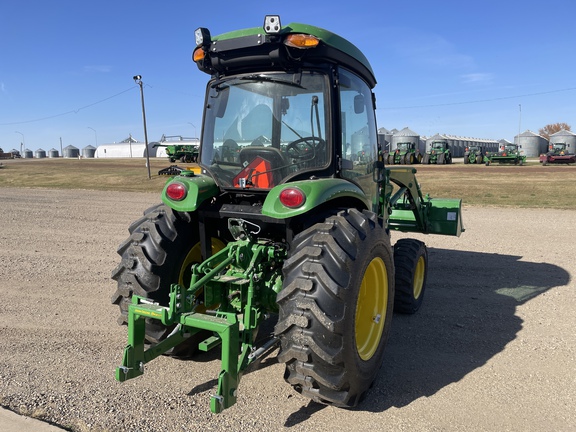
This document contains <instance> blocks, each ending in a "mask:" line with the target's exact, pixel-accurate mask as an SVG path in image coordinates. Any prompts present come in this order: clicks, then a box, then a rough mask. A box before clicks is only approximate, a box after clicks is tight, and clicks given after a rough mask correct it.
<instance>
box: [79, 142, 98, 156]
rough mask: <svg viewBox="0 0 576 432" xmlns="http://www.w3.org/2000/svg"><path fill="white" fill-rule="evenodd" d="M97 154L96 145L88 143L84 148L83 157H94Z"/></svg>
mask: <svg viewBox="0 0 576 432" xmlns="http://www.w3.org/2000/svg"><path fill="white" fill-rule="evenodd" d="M95 154H96V147H94V146H91V145H88V146H86V147H84V148H83V149H82V157H84V158H89V159H93V158H94V155H95Z"/></svg>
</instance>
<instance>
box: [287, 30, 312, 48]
mask: <svg viewBox="0 0 576 432" xmlns="http://www.w3.org/2000/svg"><path fill="white" fill-rule="evenodd" d="M319 43H320V39H318V38H317V37H316V36H312V35H307V34H300V33H295V34H291V35H288V36H287V37H286V39H285V40H284V45H286V46H289V47H293V48H316V47H317V46H318V44H319Z"/></svg>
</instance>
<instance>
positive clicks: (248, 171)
mask: <svg viewBox="0 0 576 432" xmlns="http://www.w3.org/2000/svg"><path fill="white" fill-rule="evenodd" d="M272 18H274V17H272ZM272 18H267V19H268V20H270V19H272ZM275 19H276V20H277V21H276V22H277V24H278V26H274V25H273V26H266V25H265V26H264V28H254V29H247V30H242V31H238V32H232V33H228V34H224V35H220V36H218V37H214V38H212V37H211V36H210V34H209V32H208V30H207V29H199V30H198V31H197V44H198V46H197V48H196V51H195V53H194V59H195V61H196V63H197V65H198V67H199V68H200V70H202V71H204V72H206V73H208V74H210V75H211V76H212V78H211V80H210V81H209V82H208V85H207V90H206V104H205V113H204V120H203V127H202V131H203V132H202V137H201V145H200V158H199V164H200V166H201V168H202V173H203V174H207V175H210V176H211V177H212V178H213V179H214V180H215V182H216V184H217V186H218V187H219V188H220V189H221V190H227V192H228V193H229V194H237V195H238V194H240V195H242V196H243V197H246V196H247V195H258V194H259V193H266V192H268V191H269V190H270V189H272V188H274V187H276V186H278V185H281V184H284V183H287V182H295V181H301V180H309V179H312V178H314V179H317V178H344V179H347V180H350V181H351V182H353V183H355V184H356V185H358V186H359V187H360V188H361V189H362V190H363V193H365V194H367V195H368V196H371V197H372V201H373V202H375V196H376V193H377V187H376V183H375V182H374V181H372V172H371V171H372V169H373V166H374V162H375V161H376V159H377V154H378V148H377V134H376V130H377V129H376V121H375V116H374V97H373V94H372V91H371V87H373V85H374V84H375V79H374V76H373V73H372V71H371V69H370V66H369V63H368V62H367V61H366V60H365V58H364V57H363V55H362V54H361V53H360V52H359V51H357V50H356V48H355V47H353V46H352V45H351V44H349V42H347V41H345V40H344V39H342V38H340V37H339V36H337V35H335V34H333V33H330V32H328V31H326V30H323V29H320V28H317V27H312V26H305V25H302V24H290V25H288V26H285V27H281V26H280V25H279V18H275ZM328 42H329V43H328ZM247 53H250V55H249V56H247V55H246V54H247ZM368 180H370V181H368Z"/></svg>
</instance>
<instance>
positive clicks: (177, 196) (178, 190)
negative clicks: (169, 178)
mask: <svg viewBox="0 0 576 432" xmlns="http://www.w3.org/2000/svg"><path fill="white" fill-rule="evenodd" d="M187 194H188V190H187V189H186V186H184V185H183V184H182V183H178V182H174V183H170V184H169V185H168V187H167V188H166V196H167V197H168V198H170V199H171V200H173V201H182V200H183V199H184V198H186V195H187Z"/></svg>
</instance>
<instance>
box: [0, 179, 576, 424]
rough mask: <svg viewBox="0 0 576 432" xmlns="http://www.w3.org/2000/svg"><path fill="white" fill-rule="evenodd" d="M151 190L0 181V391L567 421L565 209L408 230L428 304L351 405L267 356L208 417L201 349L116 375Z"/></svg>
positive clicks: (35, 400) (83, 412) (570, 224)
mask: <svg viewBox="0 0 576 432" xmlns="http://www.w3.org/2000/svg"><path fill="white" fill-rule="evenodd" d="M157 202H158V195H157V194H138V193H129V194H127V193H118V192H92V191H79V190H76V191H63V190H39V189H11V188H0V223H1V228H0V263H1V265H0V293H1V296H2V302H1V305H0V353H1V354H0V356H1V357H0V358H1V361H0V405H2V406H4V407H8V408H9V409H11V410H14V411H16V412H19V413H22V414H25V415H28V416H33V417H36V418H41V419H43V420H45V421H49V422H52V423H53V424H56V425H59V426H61V427H64V428H67V429H70V430H73V431H158V430H163V431H166V432H170V431H195V430H202V431H211V430H219V431H220V430H224V429H229V430H234V431H240V430H242V431H262V430H280V429H285V428H286V429H291V430H293V431H334V430H352V429H353V430H358V431H374V430H394V431H403V430H410V431H447V430H454V431H456V430H457V431H478V430H486V431H550V430H555V431H572V430H576V410H574V405H573V403H574V400H576V336H575V334H576V332H575V331H574V329H575V328H576V326H575V324H576V315H575V314H574V305H575V304H576V292H575V289H574V288H575V284H574V280H573V275H574V273H575V271H576V266H575V264H574V246H573V240H572V239H573V233H574V232H576V212H575V211H561V210H526V209H503V208H478V207H466V208H464V223H465V226H466V229H467V230H466V232H465V233H464V234H463V235H462V237H460V238H452V237H440V236H421V235H417V236H415V237H420V238H424V239H425V240H426V242H427V244H428V247H429V254H430V275H429V280H428V291H427V294H426V299H425V303H424V306H423V308H422V309H421V311H420V312H419V313H418V314H416V315H413V316H401V315H395V317H394V320H393V328H392V334H391V337H390V341H389V344H388V347H387V351H386V357H385V362H384V365H383V368H382V371H381V373H380V375H379V378H378V379H377V382H376V383H375V386H374V387H373V389H372V390H371V391H370V393H369V394H368V397H367V399H366V400H365V402H364V403H363V404H362V405H361V406H359V407H358V408H356V409H353V410H344V409H337V408H332V407H326V406H321V405H317V404H314V403H311V402H309V401H308V400H307V399H305V398H303V397H301V396H300V395H299V394H297V393H295V392H294V391H293V390H292V389H291V387H290V386H289V385H288V384H286V383H285V382H284V380H283V365H281V364H278V363H277V361H276V359H275V357H274V356H272V357H270V358H269V359H268V360H267V361H266V362H265V363H264V364H263V365H262V367H261V368H260V369H258V370H256V371H253V372H251V373H249V374H247V375H245V376H244V377H243V379H242V382H241V384H240V390H239V399H238V403H237V404H236V405H235V406H233V407H232V408H230V409H229V410H227V411H225V412H224V413H222V414H220V415H214V414H212V413H210V410H209V397H210V395H211V394H212V393H213V392H214V390H215V387H216V378H217V375H218V372H219V361H218V360H217V359H216V358H215V357H214V355H212V354H205V355H204V356H203V357H200V358H198V360H197V361H196V362H184V361H179V360H174V359H171V358H167V357H162V358H159V359H157V360H155V361H154V362H152V363H150V364H149V365H148V366H147V372H146V374H145V375H144V376H142V377H140V378H137V379H135V380H131V381H128V382H126V383H122V384H121V383H118V382H116V381H115V380H114V369H115V367H116V366H117V365H119V364H120V361H121V356H122V351H123V347H124V345H125V344H126V329H125V328H124V327H120V326H118V325H117V324H116V317H117V314H118V312H117V307H116V306H115V305H111V304H110V297H111V295H112V293H113V291H114V281H112V280H111V279H110V274H111V271H112V269H114V268H115V266H116V265H117V263H118V260H119V257H118V255H117V254H116V248H117V246H118V245H119V244H120V243H121V242H122V241H123V240H124V239H125V238H126V236H127V233H128V232H127V228H128V225H129V224H130V223H131V222H132V221H133V220H135V219H136V218H138V217H139V216H140V215H141V214H142V211H143V210H144V209H146V208H147V207H149V206H151V205H153V204H155V203H157ZM554 226H557V227H558V228H554ZM399 237H400V235H396V234H394V238H396V239H397V238H399Z"/></svg>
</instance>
